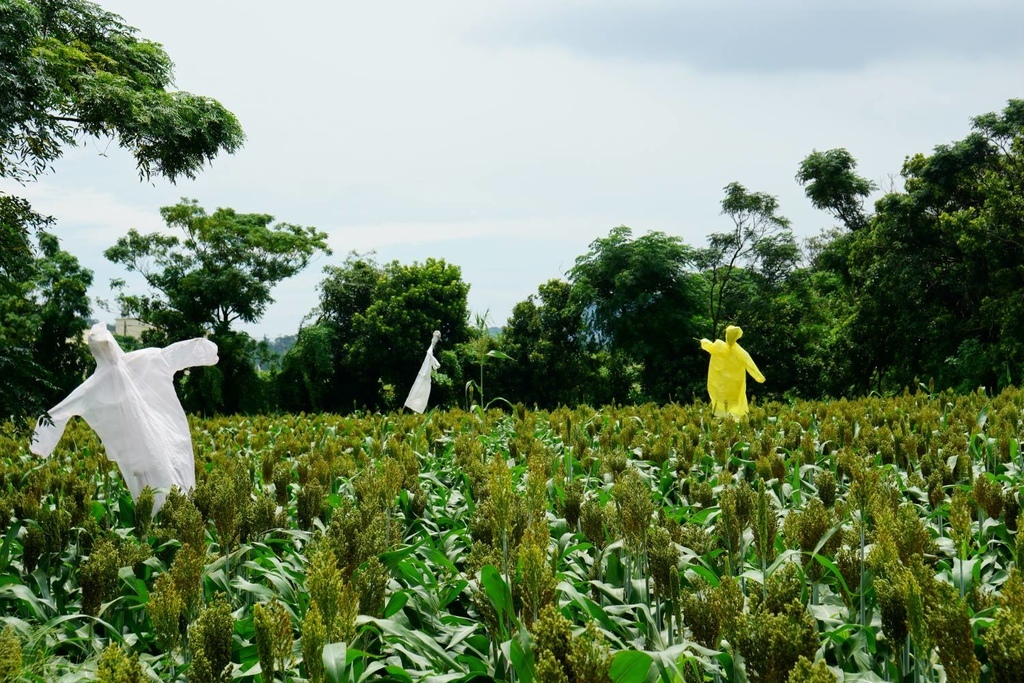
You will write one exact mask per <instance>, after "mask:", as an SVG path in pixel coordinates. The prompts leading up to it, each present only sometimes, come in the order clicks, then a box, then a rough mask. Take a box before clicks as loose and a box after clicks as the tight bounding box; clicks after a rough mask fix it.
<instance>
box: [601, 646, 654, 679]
mask: <svg viewBox="0 0 1024 683" xmlns="http://www.w3.org/2000/svg"><path fill="white" fill-rule="evenodd" d="M650 670H651V656H650V655H649V654H647V653H646V652H639V651H637V650H624V651H622V652H619V653H618V654H616V655H615V656H614V657H613V658H612V667H611V670H610V671H609V672H608V673H609V674H610V675H611V677H612V681H614V683H643V681H646V680H647V672H648V671H650Z"/></svg>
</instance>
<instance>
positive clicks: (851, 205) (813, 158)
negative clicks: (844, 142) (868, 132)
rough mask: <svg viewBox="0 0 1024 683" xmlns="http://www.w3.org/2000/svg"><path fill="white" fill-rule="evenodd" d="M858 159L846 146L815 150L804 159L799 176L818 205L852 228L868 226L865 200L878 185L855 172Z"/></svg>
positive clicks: (810, 197) (799, 180) (805, 189)
mask: <svg viewBox="0 0 1024 683" xmlns="http://www.w3.org/2000/svg"><path fill="white" fill-rule="evenodd" d="M856 168H857V160H856V159H854V158H853V156H851V155H850V153H849V152H847V151H846V150H845V149H842V148H839V149H830V150H828V151H825V152H819V151H818V150H814V151H813V152H811V153H810V154H808V155H807V157H806V158H805V159H804V160H803V161H801V162H800V169H799V170H798V171H797V174H796V179H797V182H799V183H800V184H801V185H803V186H804V192H805V193H806V195H807V198H808V199H810V200H811V204H813V205H814V208H816V209H821V210H822V211H828V212H829V213H831V214H832V215H833V216H835V217H836V218H838V219H839V220H840V221H841V222H842V224H843V225H844V226H846V227H847V228H849V229H850V230H859V229H861V228H863V227H865V226H866V225H867V222H868V216H867V215H866V214H865V212H864V199H865V198H866V197H867V196H868V195H869V194H871V193H872V192H873V191H874V190H876V189H877V186H876V185H875V184H874V183H873V182H871V181H870V180H868V179H867V178H862V177H861V176H859V175H857V174H856V173H855V170H856Z"/></svg>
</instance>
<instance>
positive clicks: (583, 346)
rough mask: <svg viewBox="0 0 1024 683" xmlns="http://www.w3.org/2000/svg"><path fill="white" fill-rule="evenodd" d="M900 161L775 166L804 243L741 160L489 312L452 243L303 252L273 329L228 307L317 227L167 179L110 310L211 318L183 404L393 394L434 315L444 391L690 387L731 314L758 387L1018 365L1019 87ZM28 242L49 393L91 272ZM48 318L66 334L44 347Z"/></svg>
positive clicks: (964, 373)
mask: <svg viewBox="0 0 1024 683" xmlns="http://www.w3.org/2000/svg"><path fill="white" fill-rule="evenodd" d="M901 178H902V183H899V182H896V183H893V187H892V188H890V189H889V190H888V191H886V192H885V193H884V194H882V196H881V197H880V198H878V199H877V201H875V202H874V207H873V209H872V208H871V207H869V206H866V205H865V202H866V200H867V198H868V197H870V196H871V195H872V193H874V192H875V191H876V190H877V188H876V187H875V186H874V184H873V183H871V182H870V181H868V180H867V179H865V178H862V177H860V176H859V175H857V172H856V161H855V159H854V158H853V157H852V156H851V155H850V154H849V153H848V152H847V151H846V150H844V149H833V150H828V151H814V152H812V153H811V154H810V155H808V156H807V158H806V159H804V160H803V162H802V163H801V164H800V165H799V167H798V168H797V169H796V182H798V183H800V184H801V185H802V186H803V187H804V189H805V192H806V195H807V197H808V199H809V200H810V202H811V203H812V204H813V205H814V206H815V207H817V208H819V209H821V210H822V211H823V212H826V213H827V214H828V215H829V216H831V217H832V219H833V220H834V227H833V228H831V229H829V230H825V231H823V232H822V233H821V234H820V235H819V236H818V237H816V238H814V239H811V240H808V241H807V242H806V243H804V244H800V243H798V242H797V240H796V239H795V238H794V236H793V234H792V232H791V229H790V223H789V221H788V220H787V219H786V218H785V217H784V216H783V215H782V212H781V208H780V207H779V205H778V202H777V201H776V199H775V197H772V196H770V195H767V194H764V193H761V192H756V191H753V190H749V189H747V188H745V187H744V186H742V185H741V184H739V183H731V184H730V185H728V186H727V187H726V188H725V192H724V197H723V198H722V199H721V210H722V216H723V219H722V224H723V225H724V226H725V228H726V229H725V230H723V231H722V232H717V233H714V234H711V235H709V236H708V238H707V243H706V244H705V245H699V246H698V245H689V244H686V243H685V242H683V241H682V240H681V239H680V238H678V237H675V236H672V235H667V234H664V233H660V232H650V233H646V234H635V233H634V232H633V231H632V230H631V229H630V228H628V227H625V226H620V227H616V228H613V229H612V230H611V231H610V232H609V233H608V234H607V235H606V236H603V237H600V238H598V239H596V240H595V241H594V242H593V243H592V244H591V245H590V248H589V250H588V251H587V253H585V254H582V255H580V256H579V257H578V258H577V259H576V263H575V265H574V266H573V268H572V269H570V270H569V271H568V273H566V279H564V280H560V279H559V280H551V281H549V282H546V283H543V284H541V285H540V286H539V287H538V290H537V293H536V294H534V295H531V296H530V297H528V298H527V299H526V300H525V301H522V302H520V303H518V304H517V305H516V306H515V308H514V309H513V312H512V315H511V317H510V318H509V320H508V321H506V322H505V323H504V325H502V326H501V330H500V333H499V334H494V333H493V331H492V327H491V326H492V325H494V324H496V323H500V322H501V321H491V320H489V319H487V318H486V316H476V317H474V318H471V316H470V312H469V310H468V308H467V303H466V297H467V294H468V292H469V287H470V285H469V283H466V282H464V281H463V279H462V273H461V270H460V268H459V267H458V266H457V265H454V264H451V263H446V262H445V261H443V260H437V259H432V258H428V259H426V260H425V261H423V262H418V263H412V264H403V263H399V262H397V261H394V262H390V263H378V262H377V261H375V260H374V259H373V258H372V256H370V255H360V254H356V253H352V254H350V255H349V256H348V257H347V258H346V259H345V260H343V261H341V262H340V263H337V264H336V265H331V266H328V267H327V268H326V269H325V276H324V279H323V281H322V282H321V283H320V286H319V304H318V306H317V307H316V309H315V310H313V311H312V312H311V313H310V315H309V316H308V317H307V324H305V326H304V327H302V329H300V330H299V331H298V334H297V336H296V337H295V338H294V340H292V339H287V340H280V341H281V342H282V344H283V345H282V346H281V347H280V348H278V349H274V348H272V347H271V345H270V344H269V343H268V342H263V343H259V342H256V341H255V340H253V339H251V338H250V337H249V336H247V335H246V334H244V333H242V332H238V331H236V330H234V329H232V325H233V323H234V322H235V321H237V320H242V321H246V322H252V321H255V320H258V319H259V317H260V316H261V315H262V313H263V311H264V310H265V308H266V305H267V304H268V303H269V302H270V301H271V299H270V288H271V287H272V286H273V285H274V284H276V283H277V282H279V281H280V280H282V279H284V278H285V277H289V276H290V275H291V274H293V273H294V272H297V270H298V269H299V268H301V267H304V266H305V264H306V262H307V261H308V258H309V257H310V256H311V255H312V254H314V253H316V252H322V251H326V243H325V240H324V236H323V234H322V233H319V232H317V231H316V230H314V229H312V228H300V227H298V226H293V225H288V224H278V225H276V226H274V227H271V226H270V223H271V221H272V218H271V217H269V216H262V215H243V214H236V213H235V212H233V211H231V210H230V209H220V210H218V211H217V212H215V213H214V214H212V215H207V214H206V213H205V212H204V211H203V210H202V209H200V208H199V207H198V206H196V204H195V203H194V202H187V201H185V202H183V203H182V204H179V205H178V206H175V207H166V208H165V209H163V210H162V211H163V213H164V217H165V220H166V221H167V223H168V226H170V227H172V228H180V229H181V230H183V231H184V239H182V240H180V241H179V240H177V239H176V238H170V237H166V236H160V235H156V234H154V235H149V236H147V235H139V234H137V233H135V232H134V231H132V232H130V233H129V235H128V236H126V237H124V238H122V239H121V240H119V241H118V243H117V244H116V245H115V246H114V247H112V248H111V249H110V250H108V251H107V256H108V258H110V259H111V260H113V261H115V262H118V263H121V264H123V265H124V266H125V267H126V268H127V269H128V270H134V271H138V272H143V273H144V275H145V277H146V278H147V283H148V284H149V285H150V287H151V291H150V292H149V293H147V294H140V293H132V292H130V291H127V289H126V288H124V287H123V283H120V284H121V285H122V292H121V296H120V297H119V303H120V304H121V307H122V310H123V311H124V312H125V313H126V314H131V315H135V316H137V317H139V318H141V319H142V320H144V321H146V322H148V323H150V324H153V325H155V326H156V329H155V330H153V331H151V332H149V333H147V338H146V342H147V343H154V344H164V343H168V342H171V341H175V340H177V339H182V338H186V337H188V336H195V335H196V334H210V335H211V338H213V339H214V341H216V342H217V343H218V345H219V346H220V349H221V353H220V357H221V362H220V364H219V365H218V366H216V367H214V368H207V369H198V370H193V371H192V373H191V374H190V375H189V376H188V377H186V378H183V380H182V381H181V391H182V395H183V399H184V400H185V403H186V405H187V407H188V408H189V409H191V410H194V411H197V412H203V413H214V412H221V413H234V412H267V411H289V412H297V411H337V412H347V411H351V410H354V409H365V410H378V409H392V408H398V407H400V406H401V405H402V402H403V400H404V398H405V394H406V392H407V391H408V390H409V387H410V386H411V384H412V381H413V379H414V378H415V376H416V372H417V369H418V368H419V366H420V364H421V362H422V360H423V356H424V353H425V351H426V348H427V346H428V344H429V342H430V338H431V333H432V331H433V330H435V329H437V330H440V332H441V341H440V343H439V344H438V347H437V352H436V356H437V358H438V360H439V361H440V363H441V368H440V371H439V372H438V373H437V374H436V375H435V377H434V383H433V392H432V394H431V404H432V405H435V404H436V405H442V406H451V405H466V404H467V403H470V404H471V403H481V402H482V403H485V404H486V403H492V402H496V403H497V404H499V405H504V404H505V402H507V403H509V404H515V403H522V404H524V405H527V406H539V407H542V408H551V407H555V406H558V405H576V404H584V403H585V404H590V405H603V404H611V403H634V402H646V401H654V402H659V403H660V402H670V401H679V402H689V401H691V400H694V399H701V398H704V397H705V389H704V384H705V379H706V371H707V356H706V354H704V353H703V352H702V351H701V350H700V346H699V343H698V340H699V339H700V338H702V337H707V338H715V337H720V336H722V333H723V330H724V328H725V326H726V325H729V324H736V325H739V326H741V327H742V328H743V330H744V336H743V342H742V343H743V345H744V347H745V348H746V349H747V350H748V351H749V352H750V353H751V354H752V356H753V357H754V359H755V360H756V362H757V363H758V365H759V366H760V367H761V369H762V371H763V372H764V374H765V376H766V377H767V381H766V382H765V384H763V385H757V386H756V387H751V391H752V393H754V394H755V395H756V396H759V397H760V398H762V399H766V398H776V399H779V398H782V399H784V398H787V397H803V398H827V397H834V398H835V397H843V396H849V397H852V396H861V395H864V394H867V393H869V392H871V391H878V392H883V393H884V392H899V391H901V390H902V389H903V388H904V387H907V386H910V387H916V386H917V385H918V384H921V383H923V384H928V385H930V386H932V387H933V388H935V389H941V388H953V389H955V390H958V391H973V390H975V389H977V388H978V387H986V388H988V389H991V390H998V389H999V388H1001V387H1003V386H1006V385H1009V384H1013V383H1017V382H1019V381H1020V379H1021V376H1022V375H1024V297H1022V295H1021V293H1022V292H1024V101H1022V100H1012V101H1010V102H1009V103H1008V106H1007V107H1006V108H1005V109H1004V110H1003V111H1002V112H1000V113H993V114H987V115H984V116H979V117H977V118H975V119H974V120H973V125H972V130H971V132H970V134H969V135H967V137H965V138H964V139H963V140H960V141H958V142H955V143H952V144H948V145H940V146H938V147H936V148H935V149H934V150H933V152H932V153H931V154H929V155H925V154H917V155H915V156H911V157H908V158H907V159H906V162H905V163H904V165H903V169H902V171H901ZM900 185H902V186H900ZM39 252H40V253H38V255H37V258H36V262H35V265H34V269H30V270H31V272H32V274H31V276H30V277H29V276H26V277H25V278H24V279H23V280H22V282H23V286H22V287H21V288H20V289H17V290H16V291H14V292H13V293H11V294H8V295H6V296H5V298H3V299H0V314H2V315H3V316H4V317H3V319H4V321H5V326H4V332H3V335H4V339H3V341H5V342H8V343H9V344H10V343H11V341H10V340H12V339H13V340H14V342H15V343H14V344H13V346H16V347H17V348H19V349H24V350H25V351H24V352H25V353H26V354H28V355H29V356H31V357H32V358H33V359H34V360H35V362H37V363H38V364H39V366H41V367H42V368H44V369H45V370H46V372H47V376H48V377H49V379H50V383H49V386H50V389H49V395H48V398H56V397H57V396H58V395H59V394H60V393H61V391H64V390H66V389H67V388H69V387H71V386H73V385H74V384H75V383H76V382H77V381H80V378H81V376H82V373H83V372H84V371H86V370H87V368H88V362H87V361H88V356H87V355H86V354H84V352H83V350H82V348H81V345H80V342H79V341H77V340H78V339H79V337H78V336H76V335H75V334H73V333H72V332H73V330H74V329H77V328H75V325H76V324H78V323H77V321H78V319H79V318H81V316H83V315H85V314H86V312H87V310H88V308H87V300H85V299H84V296H85V294H84V292H85V288H86V287H87V286H88V282H89V280H90V279H91V274H90V273H88V271H84V270H82V269H81V268H79V267H78V264H77V261H76V260H75V259H74V257H73V256H71V255H69V254H66V253H65V252H63V251H61V250H60V249H59V245H57V244H56V243H55V242H50V241H46V240H45V239H44V240H43V241H41V243H40V250H39ZM144 268H145V269H147V270H145V272H144V271H143V269H144ZM71 285H73V286H71ZM83 302H85V303H83ZM83 306H84V308H83ZM8 321H13V322H8ZM17 330H21V331H22V332H23V335H22V337H21V338H17V339H16V338H15V337H17V334H16V331H17ZM44 330H45V334H44V332H43V331H44ZM54 339H58V340H67V343H66V344H65V343H61V344H59V345H58V346H59V347H60V348H59V349H56V350H54V349H51V348H49V347H48V346H46V344H50V345H51V346H52V345H53V344H52V341H53V340H54ZM33 343H34V344H35V346H33ZM274 351H278V352H279V353H274ZM282 352H283V353H282ZM54 387H56V389H55V388H54ZM8 409H9V410H11V409H12V407H10V406H8Z"/></svg>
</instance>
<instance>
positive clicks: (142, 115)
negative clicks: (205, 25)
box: [0, 0, 244, 412]
mask: <svg viewBox="0 0 1024 683" xmlns="http://www.w3.org/2000/svg"><path fill="white" fill-rule="evenodd" d="M135 34H136V30H135V29H134V28H132V27H130V26H128V25H127V24H125V23H124V22H123V20H122V19H121V18H120V17H118V16H117V15H115V14H111V13H109V12H105V11H103V10H102V9H101V8H100V7H99V6H97V5H95V4H93V3H91V2H85V1H84V0H5V1H4V2H0V36H2V38H0V178H10V179H13V180H16V181H18V182H27V181H31V180H33V179H35V178H36V177H38V176H39V175H40V174H42V173H44V172H46V171H48V170H50V169H51V168H52V167H53V164H54V162H56V161H57V160H58V159H59V158H60V157H61V155H62V154H63V151H64V149H65V148H66V147H68V146H73V145H76V144H78V143H79V142H80V141H81V140H82V139H83V138H86V137H106V138H110V139H111V140H112V141H113V142H115V143H116V144H117V145H119V146H121V147H124V148H126V149H128V150H129V151H131V153H132V154H133V156H134V157H135V161H136V166H137V168H138V172H139V176H140V178H149V177H151V176H152V175H162V176H164V177H166V178H168V179H169V180H171V181H172V182H173V181H175V180H176V179H177V178H179V177H182V176H184V177H188V178H192V177H195V176H196V174H197V173H198V172H199V171H200V170H201V169H202V168H203V166H204V165H205V164H206V163H208V162H209V161H211V160H212V159H213V158H214V157H215V156H216V155H217V154H218V153H220V152H221V151H226V152H229V153H230V152H234V151H236V150H237V149H238V148H240V147H241V145H242V142H243V141H244V134H243V133H242V129H241V127H240V126H239V124H238V121H237V120H236V119H235V117H234V115H233V114H231V112H229V111H227V110H226V109H225V108H224V107H223V106H221V105H220V104H219V103H218V102H216V101H215V100H212V99H209V98H207V97H202V96H199V95H192V94H190V93H186V92H175V91H171V90H169V88H170V87H171V85H172V73H173V71H172V66H173V65H172V63H171V60H170V58H169V57H168V56H167V54H166V52H164V50H163V48H162V47H161V46H160V45H158V44H157V43H154V42H151V41H148V40H144V39H140V38H138V37H137V36H136V35H135ZM51 223H52V221H50V220H49V219H47V218H44V217H42V216H39V215H38V214H36V213H35V212H34V211H32V208H31V206H30V205H29V203H28V202H26V201H24V200H23V199H20V198H17V197H14V196H11V195H9V194H5V193H2V192H0V290H8V291H9V290H10V289H11V288H16V287H18V286H20V283H24V282H27V281H29V280H31V279H32V278H33V276H32V275H31V274H30V273H29V272H28V271H30V270H31V269H32V267H33V265H34V264H35V260H34V256H33V254H32V249H31V233H32V232H35V231H38V230H40V229H43V228H44V227H48V226H49V225H50V224H51ZM30 356H31V353H30V352H29V351H28V350H26V349H24V348H20V347H14V346H10V345H8V344H6V343H5V344H3V345H0V395H3V396H5V397H6V400H5V402H6V403H8V404H9V405H12V406H19V407H20V408H21V409H23V410H25V411H26V412H35V411H36V410H37V409H38V405H39V404H40V403H41V402H42V394H41V393H40V392H45V391H47V389H46V383H45V382H43V381H41V379H40V371H39V369H38V368H35V367H31V366H30V365H28V363H29V362H30V361H29V359H30Z"/></svg>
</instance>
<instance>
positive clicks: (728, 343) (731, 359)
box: [700, 325, 764, 418]
mask: <svg viewBox="0 0 1024 683" xmlns="http://www.w3.org/2000/svg"><path fill="white" fill-rule="evenodd" d="M742 336H743V330H741V329H740V328H738V327H736V326H735V325H729V327H727V328H725V341H722V340H721V339H716V340H715V341H714V342H711V341H709V340H707V339H701V340H700V346H701V348H702V349H704V350H705V351H707V352H708V353H710V354H711V363H710V364H709V365H708V395H709V396H711V407H712V408H713V409H714V411H715V415H716V416H718V417H725V416H727V415H730V416H732V417H735V418H741V417H744V416H745V415H746V414H747V410H748V408H747V373H748V372H749V373H750V376H751V377H753V378H754V379H755V380H756V381H757V382H764V375H762V374H761V371H760V370H758V369H757V366H756V365H755V364H754V360H753V359H752V358H751V357H750V354H749V353H747V352H746V351H745V350H743V347H742V346H740V345H739V344H737V343H736V342H737V340H738V339H739V338H740V337H742Z"/></svg>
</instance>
